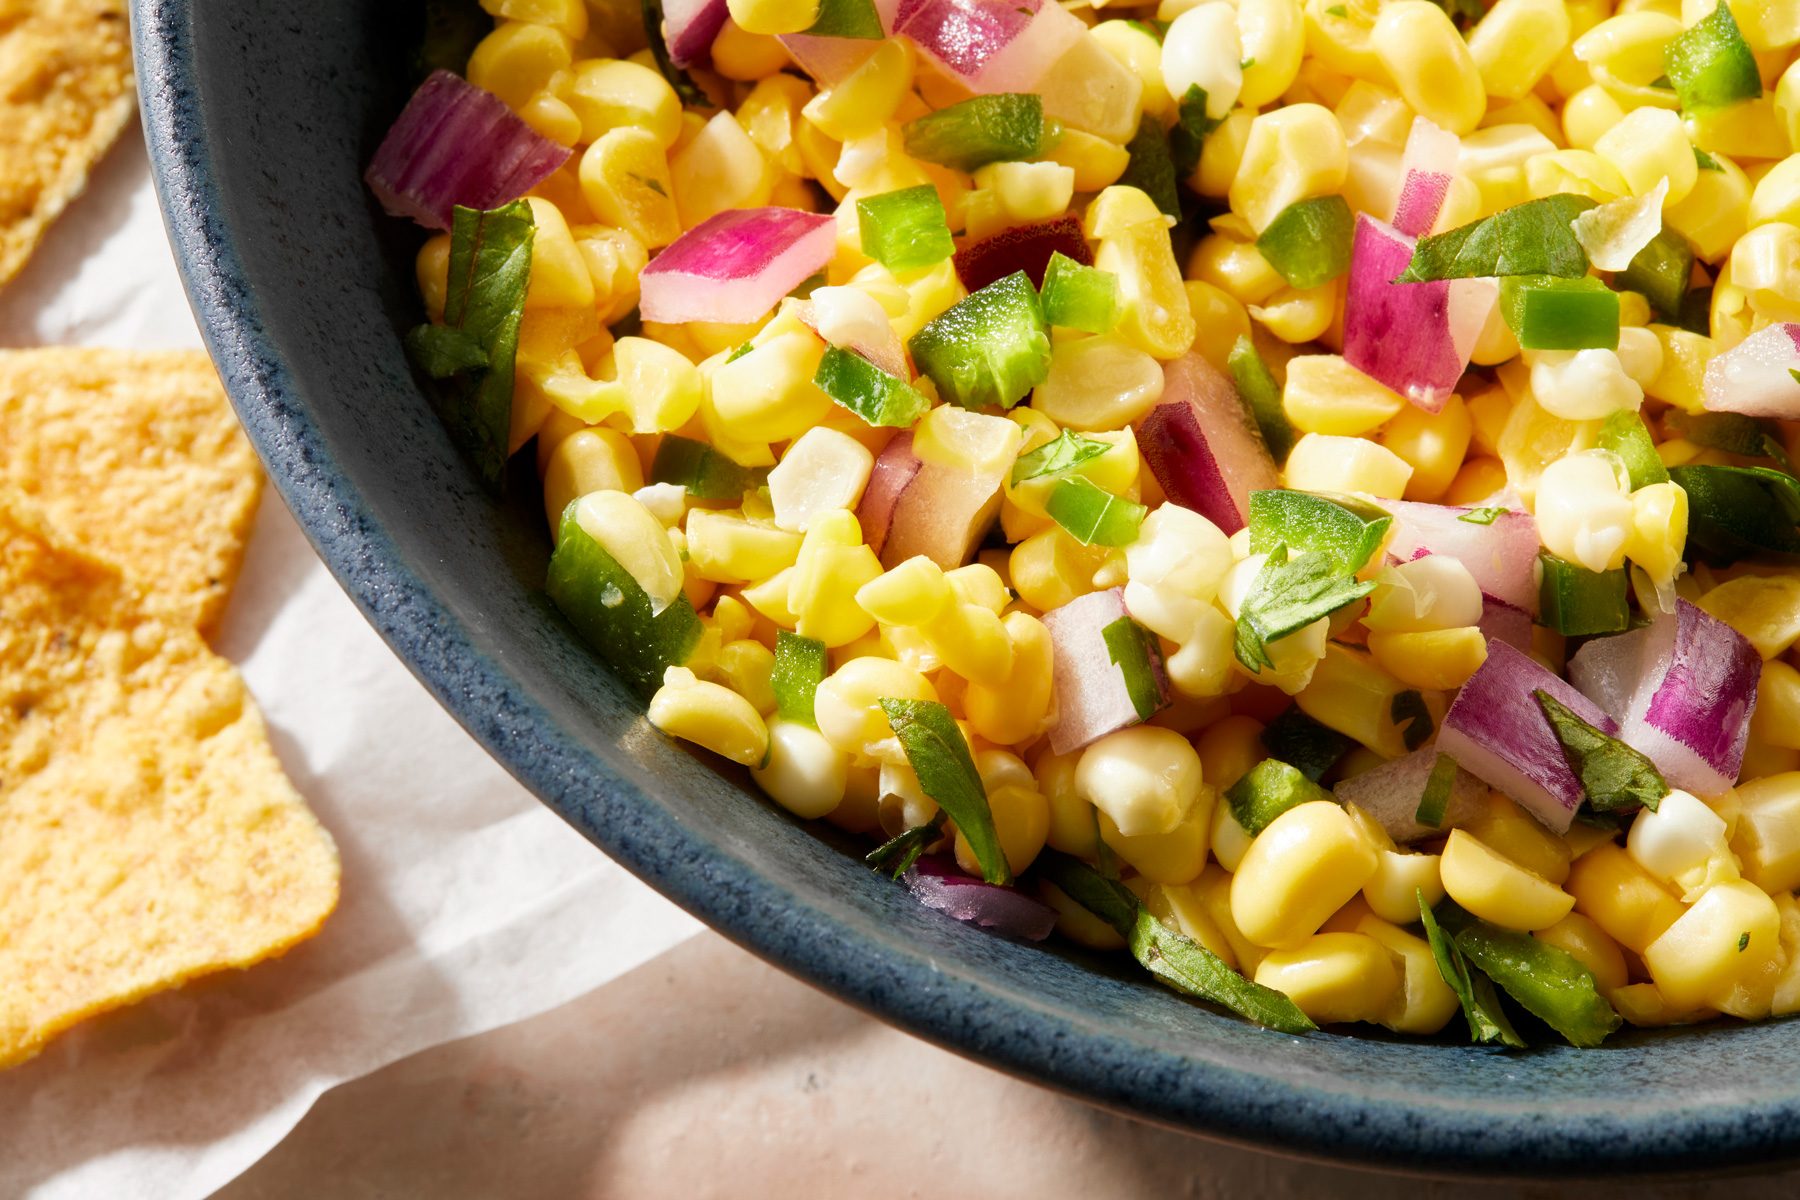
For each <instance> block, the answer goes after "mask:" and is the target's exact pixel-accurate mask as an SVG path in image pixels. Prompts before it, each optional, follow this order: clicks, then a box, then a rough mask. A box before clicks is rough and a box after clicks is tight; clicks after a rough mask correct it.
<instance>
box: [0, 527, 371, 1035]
mask: <svg viewBox="0 0 1800 1200" xmlns="http://www.w3.org/2000/svg"><path fill="white" fill-rule="evenodd" d="M141 599H142V595H141V593H140V592H139V591H138V590H137V589H136V588H135V587H134V586H132V585H131V584H130V583H129V582H128V581H127V580H126V579H125V578H124V577H123V576H122V575H120V574H119V573H118V572H117V571H115V570H114V569H113V568H112V567H111V566H109V565H107V564H106V563H104V562H102V561H101V560H99V559H96V558H92V557H89V556H87V555H85V554H83V553H80V552H77V551H73V550H69V549H65V548H63V547H62V546H61V545H59V544H57V543H56V542H55V541H53V540H52V536H51V535H50V534H49V533H48V531H47V527H46V526H45V525H44V524H43V523H42V521H41V519H40V518H39V517H38V516H37V515H36V514H35V513H32V512H31V511H30V510H29V508H28V507H27V506H26V505H24V504H23V503H22V502H19V501H17V500H12V499H7V498H5V497H0V881H3V882H0V1067H3V1066H7V1065H10V1064H12V1063H16V1062H19V1061H22V1060H23V1059H25V1058H29V1057H30V1056H31V1055H33V1054H35V1053H37V1052H38V1050H40V1049H41V1048H42V1047H43V1045H44V1043H45V1042H46V1041H47V1040H48V1039H49V1038H51V1037H52V1036H53V1035H55V1034H56V1033H58V1032H60V1031H62V1030H64V1029H67V1028H68V1027H69V1026H71V1025H73V1024H75V1023H76V1022H77V1021H80V1020H81V1019H83V1018H84V1017H88V1016H91V1015H93V1014H96V1013H100V1012H104V1011H106V1010H108V1009H112V1008H117V1007H119V1006H121V1005H124V1004H128V1003H130V1002H132V1001H134V1000H138V999H141V998H142V997H144V996H147V995H149V994H150V993H152V992H157V991H161V990H163V989H166V988H172V987H175V986H176V985H178V984H180V983H183V982H185V981H186V980H189V979H192V978H194V977H195V976H198V975H203V974H206V973H208V972H212V971H219V970H223V969H225V968H227V967H245V966H249V965H250V964H252V963H254V962H257V961H258V960H261V959H265V958H268V957H269V956H271V955H275V954H279V953H281V952H282V951H283V950H286V949H287V948H288V947H290V946H292V945H293V944H294V943H296V942H298V941H300V940H302V939H303V938H306V937H308V936H310V935H311V934H312V933H314V932H315V931H316V930H317V929H318V928H319V925H320V923H321V922H323V921H324V919H325V917H326V915H327V914H329V913H330V912H331V910H332V908H333V907H334V906H335V905H336V903H337V896H338V873H339V869H338V860H337V853H336V850H335V848H334V846H333V845H332V841H331V837H330V835H329V834H328V833H326V832H325V830H324V828H323V827H322V826H320V824H319V822H318V821H317V819H315V818H314V817H313V815H312V813H311V812H309V811H308V810H307V808H306V804H305V802H304V801H303V800H302V799H301V798H300V796H299V794H298V793H297V792H296V791H295V790H294V788H293V785H292V784H290V783H289V782H288V780H287V777H286V776H285V775H283V774H282V770H281V766H280V764H279V763H278V762H277V761H276V759H275V754H274V752H273V751H272V750H271V749H270V746H269V742H268V737H267V733H266V731H265V729H264V727H263V722H262V717H261V715H260V714H259V713H258V712H257V710H256V707H255V704H254V703H253V702H252V700H251V699H250V697H249V695H248V693H247V692H246V690H245V688H244V684H243V681H242V680H241V679H240V678H239V676H238V674H237V672H236V671H235V670H234V669H233V668H232V667H231V665H230V664H229V663H227V662H225V661H224V660H223V659H220V658H218V657H217V656H215V655H214V654H213V653H212V652H211V651H209V650H208V649H207V648H206V645H205V643H204V642H202V641H201V639H200V635H199V634H198V633H196V632H195V631H194V629H193V628H192V626H189V625H187V624H185V623H182V622H180V621H177V620H175V619H173V618H171V617H170V616H168V615H158V614H155V612H154V610H151V609H145V608H142V607H140V601H141Z"/></svg>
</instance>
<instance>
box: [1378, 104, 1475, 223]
mask: <svg viewBox="0 0 1800 1200" xmlns="http://www.w3.org/2000/svg"><path fill="white" fill-rule="evenodd" d="M1461 154H1462V139H1461V138H1459V137H1457V136H1456V135H1455V134H1454V133H1451V132H1450V131H1449V130H1447V129H1440V128H1438V127H1437V126H1436V125H1433V124H1432V123H1431V122H1430V121H1427V120H1426V119H1425V118H1424V117H1414V118H1413V123H1412V129H1411V131H1410V132H1409V133H1408V134H1407V136H1406V155H1405V157H1403V158H1402V159H1401V160H1400V199H1399V200H1398V201H1397V202H1396V203H1395V205H1394V228H1395V229H1396V230H1398V231H1399V232H1401V233H1403V234H1405V235H1406V236H1407V237H1414V238H1416V237H1424V236H1425V235H1426V234H1428V233H1430V232H1431V227H1432V226H1433V225H1436V224H1437V219H1438V214H1439V213H1440V212H1442V211H1443V209H1444V198H1445V197H1446V196H1448V195H1449V194H1450V181H1451V180H1452V179H1454V178H1455V177H1456V163H1457V159H1458V158H1459V157H1460V156H1461Z"/></svg>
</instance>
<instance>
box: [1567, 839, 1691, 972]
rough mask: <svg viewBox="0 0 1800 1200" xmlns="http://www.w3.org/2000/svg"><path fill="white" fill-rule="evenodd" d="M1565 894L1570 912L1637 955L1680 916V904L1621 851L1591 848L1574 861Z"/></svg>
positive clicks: (1615, 847)
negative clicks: (1572, 905)
mask: <svg viewBox="0 0 1800 1200" xmlns="http://www.w3.org/2000/svg"><path fill="white" fill-rule="evenodd" d="M1568 890H1569V892H1570V893H1571V894H1572V895H1574V897H1575V906H1576V910H1577V911H1578V912H1580V913H1582V914H1583V915H1584V916H1587V917H1589V918H1591V919H1592V920H1593V921H1594V923H1595V924H1596V925H1598V926H1600V928H1601V929H1603V930H1605V931H1606V934H1607V936H1608V937H1610V938H1612V939H1613V940H1614V941H1615V942H1618V943H1619V944H1620V945H1621V946H1624V947H1625V948H1626V949H1627V950H1630V951H1632V952H1634V953H1637V954H1642V953H1643V952H1644V948H1645V947H1646V946H1648V945H1650V943H1651V942H1654V941H1655V940H1656V939H1657V938H1658V937H1660V936H1662V933H1663V931H1664V930H1666V929H1667V928H1668V927H1669V926H1671V925H1673V924H1674V923H1675V920H1676V918H1678V917H1679V916H1681V911H1682V910H1681V903H1680V901H1678V900H1676V898H1675V897H1674V896H1671V895H1670V894H1669V893H1668V892H1667V891H1666V890H1664V888H1663V886H1662V885H1661V884H1660V883H1658V882H1657V881H1656V879H1655V877H1654V876H1652V875H1651V874H1650V872H1648V871H1646V870H1644V868H1642V867H1640V866H1639V865H1638V864H1637V861H1636V860H1635V859H1633V858H1632V857H1631V856H1630V855H1629V854H1627V853H1625V850H1624V848H1623V847H1621V846H1617V845H1614V844H1611V843H1608V844H1606V845H1602V846H1596V847H1595V848H1594V849H1592V850H1590V851H1588V852H1587V853H1586V854H1584V855H1582V856H1581V857H1580V858H1578V859H1576V860H1575V863H1574V865H1573V866H1572V867H1571V868H1570V870H1569V880H1568Z"/></svg>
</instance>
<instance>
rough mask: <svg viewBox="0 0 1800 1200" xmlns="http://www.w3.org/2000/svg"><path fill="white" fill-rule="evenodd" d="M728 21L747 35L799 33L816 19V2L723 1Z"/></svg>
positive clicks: (787, 0) (791, 0) (783, 0)
mask: <svg viewBox="0 0 1800 1200" xmlns="http://www.w3.org/2000/svg"><path fill="white" fill-rule="evenodd" d="M727 7H728V8H729V9H730V12H731V19H732V20H733V21H736V22H737V23H738V26H739V27H740V28H742V29H744V30H746V31H747V32H750V33H762V34H769V35H779V34H783V33H803V32H805V31H806V30H807V29H809V28H811V27H812V24H813V23H814V22H815V21H817V20H818V19H819V7H820V0H727Z"/></svg>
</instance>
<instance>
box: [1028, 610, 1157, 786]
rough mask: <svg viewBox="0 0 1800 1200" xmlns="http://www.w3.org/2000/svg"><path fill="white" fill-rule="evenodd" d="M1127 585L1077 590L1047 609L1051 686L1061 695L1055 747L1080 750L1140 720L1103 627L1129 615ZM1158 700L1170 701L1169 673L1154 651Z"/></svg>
mask: <svg viewBox="0 0 1800 1200" xmlns="http://www.w3.org/2000/svg"><path fill="white" fill-rule="evenodd" d="M1126 615H1127V613H1126V611H1125V591H1124V589H1123V588H1109V589H1108V590H1106V591H1104V592H1089V593H1088V594H1087V595H1085V596H1077V597H1076V598H1075V599H1073V600H1071V601H1069V602H1068V603H1067V604H1065V605H1063V606H1062V607H1061V608H1053V609H1051V610H1050V611H1049V612H1047V613H1045V614H1044V627H1045V628H1046V629H1048V630H1049V631H1050V645H1051V648H1052V650H1053V652H1054V656H1055V668H1054V670H1053V672H1052V675H1051V687H1052V689H1053V690H1054V692H1055V695H1056V704H1057V714H1056V724H1055V725H1053V726H1051V728H1050V749H1051V750H1052V751H1054V752H1055V753H1057V754H1067V753H1068V752H1069V751H1071V750H1079V749H1081V748H1082V747H1083V746H1085V745H1087V744H1088V743H1089V742H1092V741H1094V740H1095V739H1097V738H1103V737H1105V736H1106V735H1107V734H1109V733H1112V732H1113V731H1114V730H1118V729H1124V728H1125V727H1126V726H1127V725H1136V724H1137V723H1138V713H1137V707H1136V706H1135V705H1134V704H1132V702H1131V692H1130V690H1129V689H1128V688H1127V687H1126V686H1125V672H1124V671H1123V670H1121V669H1120V668H1119V666H1118V664H1117V663H1115V662H1113V660H1112V652H1111V651H1110V650H1108V649H1107V646H1106V637H1105V634H1104V632H1103V631H1104V630H1105V629H1106V627H1107V626H1108V625H1111V624H1112V623H1113V622H1114V621H1117V620H1118V619H1119V618H1120V617H1123V616H1126ZM1150 665H1151V668H1152V669H1153V670H1154V671H1155V672H1156V691H1157V705H1156V707H1157V708H1159V709H1161V708H1165V707H1167V706H1168V703H1169V679H1168V676H1167V675H1166V674H1164V672H1163V670H1162V664H1161V663H1160V662H1159V661H1158V660H1157V659H1156V657H1155V656H1154V655H1153V656H1152V657H1151V660H1150Z"/></svg>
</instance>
